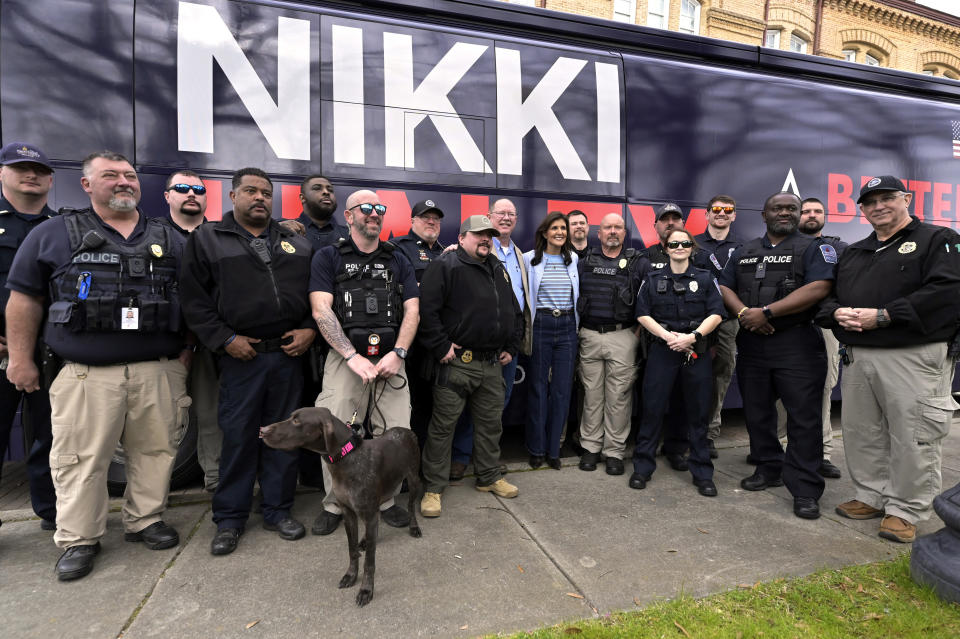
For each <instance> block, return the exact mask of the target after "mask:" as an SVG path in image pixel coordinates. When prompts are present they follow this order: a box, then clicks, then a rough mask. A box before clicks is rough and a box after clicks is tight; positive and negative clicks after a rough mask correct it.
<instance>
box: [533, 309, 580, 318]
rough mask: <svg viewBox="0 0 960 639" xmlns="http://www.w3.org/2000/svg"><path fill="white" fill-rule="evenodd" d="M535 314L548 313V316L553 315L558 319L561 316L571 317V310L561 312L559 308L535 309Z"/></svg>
mask: <svg viewBox="0 0 960 639" xmlns="http://www.w3.org/2000/svg"><path fill="white" fill-rule="evenodd" d="M537 312H538V313H550V314H551V315H553V316H554V317H560V316H562V315H573V309H572V308H568V309H563V310H561V309H559V308H538V309H537Z"/></svg>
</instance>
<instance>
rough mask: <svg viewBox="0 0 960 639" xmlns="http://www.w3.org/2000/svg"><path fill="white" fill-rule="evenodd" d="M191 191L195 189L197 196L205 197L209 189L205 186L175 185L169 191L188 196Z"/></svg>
mask: <svg viewBox="0 0 960 639" xmlns="http://www.w3.org/2000/svg"><path fill="white" fill-rule="evenodd" d="M191 189H193V192H194V193H196V194H197V195H205V194H206V192H207V187H205V186H203V185H202V184H174V185H173V186H171V187H170V188H168V189H167V190H168V191H176V192H177V193H180V194H181V195H186V194H187V193H189V192H190V190H191Z"/></svg>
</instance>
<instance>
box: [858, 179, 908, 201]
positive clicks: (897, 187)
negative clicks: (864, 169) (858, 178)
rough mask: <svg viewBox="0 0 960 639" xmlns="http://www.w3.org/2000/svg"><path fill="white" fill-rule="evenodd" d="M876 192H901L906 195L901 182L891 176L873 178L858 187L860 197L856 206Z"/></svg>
mask: <svg viewBox="0 0 960 639" xmlns="http://www.w3.org/2000/svg"><path fill="white" fill-rule="evenodd" d="M876 191H903V192H904V193H906V192H907V187H905V186H904V185H903V182H901V181H900V180H899V179H898V178H895V177H893V176H892V175H881V176H879V177H875V178H873V179H872V180H870V181H869V182H867V183H866V184H864V185H863V186H862V187H860V197H859V198H857V204H860V202H861V201H862V200H863V198H865V197H867V196H868V195H870V194H871V193H874V192H876Z"/></svg>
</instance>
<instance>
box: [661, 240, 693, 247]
mask: <svg viewBox="0 0 960 639" xmlns="http://www.w3.org/2000/svg"><path fill="white" fill-rule="evenodd" d="M681 246H682V247H683V248H693V242H691V241H690V240H673V241H670V242H667V248H671V249H675V248H680V247H681Z"/></svg>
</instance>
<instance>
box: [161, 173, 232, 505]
mask: <svg viewBox="0 0 960 639" xmlns="http://www.w3.org/2000/svg"><path fill="white" fill-rule="evenodd" d="M163 197H164V199H165V200H166V201H167V206H168V207H169V210H168V212H167V215H166V217H164V218H161V219H162V220H163V221H164V222H166V223H167V224H169V225H170V226H171V227H172V228H173V229H174V230H176V231H177V232H179V233H180V235H181V237H183V241H184V242H186V241H187V238H188V237H189V235H190V233H191V232H192V231H194V230H196V229H197V228H199V226H200V225H201V224H205V223H206V222H207V220H206V217H204V214H205V213H206V210H207V188H206V187H205V186H204V185H203V180H201V179H200V176H199V175H197V173H195V172H194V171H191V170H190V169H181V170H179V171H176V172H174V173H171V174H170V176H169V177H168V178H167V184H166V186H165V187H164V189H163ZM193 349H194V353H193V359H192V361H191V363H190V374H189V375H187V388H188V389H190V398H191V399H192V400H193V403H192V404H191V405H190V414H191V419H192V420H194V421H195V423H196V424H197V461H198V462H199V463H200V468H202V469H203V488H204V490H206V491H207V492H211V493H212V492H214V491H215V490H216V489H217V484H218V483H219V482H220V446H221V442H222V440H223V433H221V432H220V426H219V424H218V423H217V401H218V394H219V388H218V384H219V382H218V380H217V378H218V374H217V365H216V361H215V358H214V354H213V352H212V351H210V350H209V349H207V348H206V347H204V346H203V344H194V345H193Z"/></svg>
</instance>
